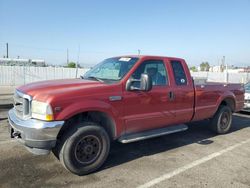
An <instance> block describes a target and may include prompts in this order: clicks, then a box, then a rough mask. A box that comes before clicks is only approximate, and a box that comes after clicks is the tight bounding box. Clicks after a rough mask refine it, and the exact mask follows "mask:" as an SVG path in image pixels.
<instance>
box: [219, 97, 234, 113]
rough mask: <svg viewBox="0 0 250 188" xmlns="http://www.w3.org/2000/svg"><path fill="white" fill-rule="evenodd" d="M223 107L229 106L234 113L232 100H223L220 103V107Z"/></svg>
mask: <svg viewBox="0 0 250 188" xmlns="http://www.w3.org/2000/svg"><path fill="white" fill-rule="evenodd" d="M221 105H224V106H229V107H230V108H231V110H232V112H234V110H235V102H234V99H232V98H225V99H224V100H223V101H222V102H221V103H220V106H221Z"/></svg>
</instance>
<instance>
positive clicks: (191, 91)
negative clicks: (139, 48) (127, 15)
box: [9, 56, 244, 175]
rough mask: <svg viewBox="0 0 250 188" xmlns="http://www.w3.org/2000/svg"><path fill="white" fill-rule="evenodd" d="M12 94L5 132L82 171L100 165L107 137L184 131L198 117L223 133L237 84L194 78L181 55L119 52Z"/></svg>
mask: <svg viewBox="0 0 250 188" xmlns="http://www.w3.org/2000/svg"><path fill="white" fill-rule="evenodd" d="M14 100H15V103H14V108H13V109H11V110H10V111H9V123H10V126H9V130H10V135H11V137H12V138H17V139H18V140H20V141H21V142H22V143H23V144H24V145H25V146H26V147H27V148H28V149H29V150H30V151H31V152H33V153H35V154H47V153H49V152H50V151H51V150H52V151H53V152H54V154H55V155H56V156H57V157H58V158H59V159H60V161H61V162H62V164H63V166H64V167H65V168H66V169H68V170H69V171H71V172H73V173H75V174H78V175H83V174H88V173H91V172H93V171H95V170H97V169H99V168H100V167H101V166H102V164H103V163H104V162H105V160H106V158H107V156H108V154H109V149H110V142H111V141H114V140H117V141H119V142H121V143H129V142H135V141H139V140H143V139H148V138H153V137H156V136H162V135H166V134H171V133H175V132H179V131H184V130H187V128H188V127H187V125H185V124H183V123H188V122H192V121H199V120H204V119H210V120H211V129H212V130H213V131H215V132H216V133H218V134H225V133H227V132H228V131H229V130H230V128H231V125H232V112H237V111H240V110H242V108H243V106H244V87H243V85H241V84H226V83H204V84H199V85H198V84H194V81H193V79H192V77H191V75H190V72H189V69H188V66H187V64H186V62H185V60H183V59H180V58H173V57H159V56H123V57H113V58H109V59H106V60H104V61H103V62H102V63H100V64H98V65H97V66H95V67H94V68H92V69H90V70H89V71H88V72H87V73H86V74H85V75H83V76H82V77H81V79H65V80H52V81H42V82H36V83H31V84H27V85H24V86H21V87H19V88H17V90H16V92H15V96H14ZM121 155H122V153H121ZM20 162H21V161H20Z"/></svg>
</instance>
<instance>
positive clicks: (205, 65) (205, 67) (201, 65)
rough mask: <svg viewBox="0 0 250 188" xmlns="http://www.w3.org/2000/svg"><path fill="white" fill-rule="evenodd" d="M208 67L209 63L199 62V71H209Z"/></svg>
mask: <svg viewBox="0 0 250 188" xmlns="http://www.w3.org/2000/svg"><path fill="white" fill-rule="evenodd" d="M209 68H210V65H209V63H208V62H207V61H206V62H202V63H201V64H200V70H201V71H209Z"/></svg>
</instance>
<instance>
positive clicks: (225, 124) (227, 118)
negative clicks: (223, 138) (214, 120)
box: [220, 112, 230, 129]
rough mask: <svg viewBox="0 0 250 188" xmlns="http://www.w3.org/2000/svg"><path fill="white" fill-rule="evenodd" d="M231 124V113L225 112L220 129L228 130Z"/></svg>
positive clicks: (222, 115)
mask: <svg viewBox="0 0 250 188" xmlns="http://www.w3.org/2000/svg"><path fill="white" fill-rule="evenodd" d="M229 122H230V114H229V112H223V113H222V114H221V118H220V128H221V129H226V128H228V125H229Z"/></svg>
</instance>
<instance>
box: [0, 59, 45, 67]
mask: <svg viewBox="0 0 250 188" xmlns="http://www.w3.org/2000/svg"><path fill="white" fill-rule="evenodd" d="M0 65H8V66H18V65H21V66H23V65H26V66H35V67H45V60H43V59H19V58H0Z"/></svg>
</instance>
